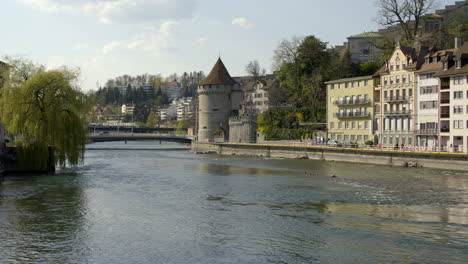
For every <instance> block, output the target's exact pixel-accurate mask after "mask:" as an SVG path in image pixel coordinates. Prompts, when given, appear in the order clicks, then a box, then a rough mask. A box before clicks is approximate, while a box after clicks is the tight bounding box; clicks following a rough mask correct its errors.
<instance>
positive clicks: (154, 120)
mask: <svg viewBox="0 0 468 264" xmlns="http://www.w3.org/2000/svg"><path fill="white" fill-rule="evenodd" d="M158 122H159V117H158V115H157V114H156V113H155V112H154V111H151V113H150V114H149V115H148V118H147V119H146V126H147V127H150V128H154V127H156V126H157V125H158Z"/></svg>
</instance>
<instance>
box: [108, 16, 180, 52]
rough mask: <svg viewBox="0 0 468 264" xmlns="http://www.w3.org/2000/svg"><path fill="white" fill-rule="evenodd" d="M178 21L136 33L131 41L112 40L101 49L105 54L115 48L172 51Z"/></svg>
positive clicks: (174, 47)
mask: <svg viewBox="0 0 468 264" xmlns="http://www.w3.org/2000/svg"><path fill="white" fill-rule="evenodd" d="M178 25H179V23H177V22H175V21H169V22H165V23H163V24H161V26H160V27H159V29H157V30H153V31H146V32H142V33H140V34H138V35H137V36H136V37H135V39H134V40H133V41H130V42H125V41H114V42H111V43H109V44H107V45H106V46H104V47H103V48H102V50H101V52H102V54H104V55H106V54H109V53H112V52H115V51H117V50H121V51H122V50H140V51H144V52H150V53H151V54H154V55H157V54H158V53H159V52H161V51H173V50H175V49H176V43H175V36H174V35H175V33H176V32H177V26H178Z"/></svg>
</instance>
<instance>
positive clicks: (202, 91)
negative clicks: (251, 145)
mask: <svg viewBox="0 0 468 264" xmlns="http://www.w3.org/2000/svg"><path fill="white" fill-rule="evenodd" d="M233 90H239V89H238V85H237V83H236V81H235V80H234V79H233V78H232V77H231V75H229V72H228V71H227V69H226V67H225V66H224V64H223V62H222V61H221V59H220V58H219V59H218V61H217V62H216V64H215V65H214V67H213V69H212V70H211V72H210V73H209V74H208V76H207V77H206V78H205V79H204V80H203V81H201V82H200V83H199V85H198V89H197V92H198V102H199V103H198V115H197V116H198V126H197V128H198V132H197V135H198V141H201V142H207V141H211V140H214V138H215V135H219V134H222V136H223V137H224V140H228V139H229V116H231V113H232V110H233V105H236V103H235V102H233V100H231V95H232V91H233ZM239 103H240V102H239Z"/></svg>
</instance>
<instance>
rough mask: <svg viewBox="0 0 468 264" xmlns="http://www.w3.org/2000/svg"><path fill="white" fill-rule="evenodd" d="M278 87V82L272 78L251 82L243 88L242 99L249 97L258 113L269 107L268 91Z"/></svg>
mask: <svg viewBox="0 0 468 264" xmlns="http://www.w3.org/2000/svg"><path fill="white" fill-rule="evenodd" d="M278 87H279V81H278V80H277V79H276V78H274V76H267V77H266V78H262V79H259V80H251V81H249V82H247V83H246V84H245V86H244V97H247V96H250V97H251V98H252V102H253V104H254V105H255V107H256V108H257V109H258V110H259V112H260V113H263V112H264V111H266V110H268V108H269V107H270V91H272V90H273V89H277V88H278Z"/></svg>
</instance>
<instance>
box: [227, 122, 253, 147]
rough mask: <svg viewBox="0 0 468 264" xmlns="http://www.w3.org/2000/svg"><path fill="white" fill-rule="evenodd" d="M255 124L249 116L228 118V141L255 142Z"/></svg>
mask: <svg viewBox="0 0 468 264" xmlns="http://www.w3.org/2000/svg"><path fill="white" fill-rule="evenodd" d="M256 133H257V125H256V124H255V120H254V119H253V118H250V117H243V118H240V117H231V118H229V142H235V143H255V142H256V139H257V135H256Z"/></svg>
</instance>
